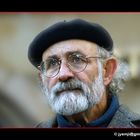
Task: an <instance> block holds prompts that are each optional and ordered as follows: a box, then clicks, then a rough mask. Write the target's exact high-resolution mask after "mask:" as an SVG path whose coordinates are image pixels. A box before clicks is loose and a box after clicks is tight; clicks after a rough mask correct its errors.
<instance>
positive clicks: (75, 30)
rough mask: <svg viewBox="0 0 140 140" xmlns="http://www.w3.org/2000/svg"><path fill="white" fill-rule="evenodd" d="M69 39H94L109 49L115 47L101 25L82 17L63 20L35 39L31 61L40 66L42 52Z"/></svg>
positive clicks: (32, 44)
mask: <svg viewBox="0 0 140 140" xmlns="http://www.w3.org/2000/svg"><path fill="white" fill-rule="evenodd" d="M68 39H82V40H87V41H92V42H94V43H96V44H98V45H99V46H100V47H103V48H105V49H106V50H108V51H112V49H113V41H112V38H111V36H110V34H109V33H108V32H107V30H106V29H105V28H104V27H102V26H101V25H99V24H96V23H90V22H87V21H84V20H81V19H75V20H71V21H62V22H58V23H56V24H54V25H52V26H50V27H48V28H47V29H45V30H43V31H42V32H40V33H39V34H38V35H37V36H36V37H35V38H34V39H33V41H32V42H31V44H30V46H29V49H28V58H29V60H30V62H31V63H32V64H33V65H34V66H35V67H37V66H39V65H40V63H41V61H42V54H43V52H44V51H45V50H46V49H47V48H48V47H49V46H51V45H53V44H54V43H57V42H60V41H63V40H68Z"/></svg>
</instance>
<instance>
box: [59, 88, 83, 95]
mask: <svg viewBox="0 0 140 140" xmlns="http://www.w3.org/2000/svg"><path fill="white" fill-rule="evenodd" d="M81 90H82V89H80V88H73V89H61V90H59V91H57V95H60V94H62V93H69V92H77V93H78V92H79V91H81Z"/></svg>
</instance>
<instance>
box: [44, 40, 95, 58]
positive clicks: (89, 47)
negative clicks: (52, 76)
mask: <svg viewBox="0 0 140 140" xmlns="http://www.w3.org/2000/svg"><path fill="white" fill-rule="evenodd" d="M96 48H97V45H96V44H95V43H93V42H90V41H86V40H79V39H71V40H66V41H61V42H58V43H55V44H53V45H51V46H49V48H48V49H47V50H46V51H44V53H43V55H42V58H43V59H45V58H47V57H49V56H52V55H57V56H60V57H61V56H64V55H65V54H67V53H68V52H75V51H78V52H81V53H83V54H85V55H94V54H96Z"/></svg>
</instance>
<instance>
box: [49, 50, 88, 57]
mask: <svg viewBox="0 0 140 140" xmlns="http://www.w3.org/2000/svg"><path fill="white" fill-rule="evenodd" d="M72 54H81V55H83V56H86V55H85V54H84V53H82V52H81V51H68V52H66V54H65V55H66V56H69V55H72ZM50 58H55V59H59V57H58V55H56V54H54V55H51V56H48V58H47V59H50Z"/></svg>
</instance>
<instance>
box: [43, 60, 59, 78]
mask: <svg viewBox="0 0 140 140" xmlns="http://www.w3.org/2000/svg"><path fill="white" fill-rule="evenodd" d="M59 67H60V65H59V60H57V59H54V58H50V59H47V60H46V61H44V62H42V65H41V69H42V72H43V74H44V75H46V76H47V77H54V76H56V75H57V74H58V72H59Z"/></svg>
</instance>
